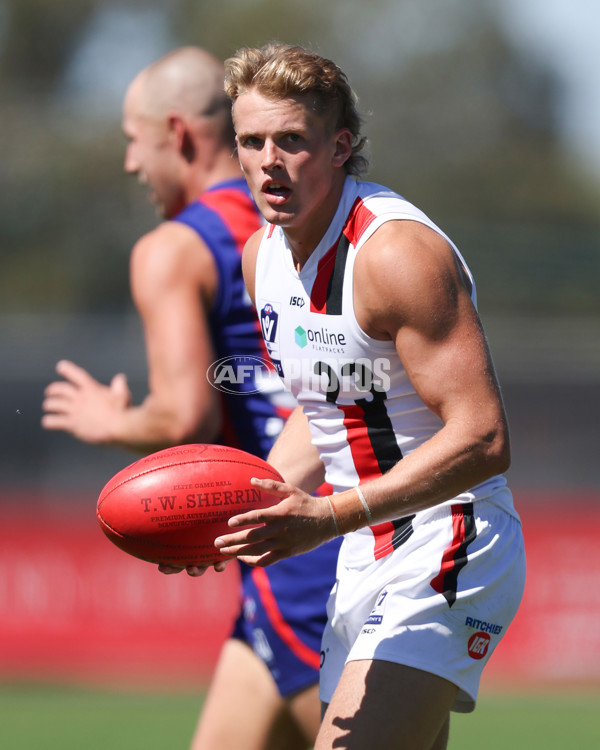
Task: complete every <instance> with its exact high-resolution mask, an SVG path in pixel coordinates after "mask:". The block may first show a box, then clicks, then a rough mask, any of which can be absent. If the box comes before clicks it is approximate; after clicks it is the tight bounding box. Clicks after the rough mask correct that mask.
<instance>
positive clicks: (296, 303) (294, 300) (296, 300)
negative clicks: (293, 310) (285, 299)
mask: <svg viewBox="0 0 600 750" xmlns="http://www.w3.org/2000/svg"><path fill="white" fill-rule="evenodd" d="M290 305H291V306H292V307H304V299H303V298H302V297H290Z"/></svg>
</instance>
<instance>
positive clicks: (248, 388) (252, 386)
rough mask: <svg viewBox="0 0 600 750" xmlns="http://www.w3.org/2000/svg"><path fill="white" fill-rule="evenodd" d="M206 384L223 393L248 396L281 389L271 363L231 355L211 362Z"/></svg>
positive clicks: (248, 356) (253, 357)
mask: <svg viewBox="0 0 600 750" xmlns="http://www.w3.org/2000/svg"><path fill="white" fill-rule="evenodd" d="M206 377H207V379H208V382H209V383H210V384H211V385H212V386H213V388H216V389H217V390H218V391H223V393H233V394H235V395H237V396H248V395H250V394H252V393H268V392H270V391H272V390H274V389H276V388H281V385H280V382H279V378H278V377H277V375H276V374H275V372H274V370H273V367H272V365H271V363H270V362H269V361H268V360H266V359H263V358H262V357H256V356H251V355H243V354H239V355H232V356H230V357H223V358H221V359H218V360H217V361H216V362H213V363H212V365H211V366H210V367H209V368H208V370H207V371H206Z"/></svg>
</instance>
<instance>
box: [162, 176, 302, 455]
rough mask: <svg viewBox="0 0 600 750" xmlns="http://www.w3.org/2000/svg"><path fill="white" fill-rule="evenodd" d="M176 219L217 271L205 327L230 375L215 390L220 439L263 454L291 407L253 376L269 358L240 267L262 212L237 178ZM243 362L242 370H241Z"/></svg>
mask: <svg viewBox="0 0 600 750" xmlns="http://www.w3.org/2000/svg"><path fill="white" fill-rule="evenodd" d="M175 221H179V222H181V223H183V224H187V225H188V226H189V227H191V228H192V229H194V230H195V231H196V232H197V233H198V234H199V235H200V237H201V238H202V240H203V241H204V243H205V244H206V246H207V247H208V249H209V250H210V252H211V253H212V255H213V258H214V260H215V263H216V265H217V270H218V274H219V284H218V289H217V293H216V296H215V300H214V303H213V307H212V309H211V310H210V312H209V325H210V331H211V338H212V344H213V348H214V351H215V354H216V362H221V363H224V366H226V367H228V368H229V372H230V373H231V374H233V377H229V378H228V379H227V380H226V383H225V385H226V389H219V392H220V394H221V398H222V406H223V424H224V427H223V435H222V438H221V439H222V441H223V442H225V443H227V444H228V445H231V446H233V447H236V448H241V449H242V450H246V451H248V452H251V453H254V454H257V455H260V456H261V458H266V456H267V454H268V453H269V450H270V449H271V446H272V444H273V441H274V438H275V437H276V436H277V434H278V433H279V432H280V431H281V427H282V426H283V419H284V418H285V417H286V416H288V415H289V411H290V408H291V407H289V408H288V409H287V411H286V410H285V409H283V408H282V407H281V404H278V403H277V397H279V398H280V399H284V400H285V398H286V397H285V395H284V390H283V387H281V388H278V393H277V395H276V394H274V393H273V392H271V391H269V393H267V392H260V391H258V390H257V383H256V381H255V379H254V377H253V376H252V374H251V373H252V371H253V369H254V368H257V369H258V371H259V372H261V371H266V366H267V363H269V362H270V360H269V356H268V354H267V351H266V349H265V347H264V342H263V338H262V335H261V332H260V324H259V321H258V318H257V316H256V311H255V309H254V307H253V306H252V303H251V301H250V298H249V296H248V293H247V292H246V288H245V285H244V279H243V277H242V268H241V256H242V250H243V248H244V244H245V243H246V240H247V239H248V237H250V235H251V234H253V233H254V232H255V231H257V230H258V229H260V227H261V226H262V219H261V216H260V214H259V212H258V210H257V208H256V205H255V204H254V201H253V200H252V197H251V195H250V191H249V190H248V187H247V185H246V181H245V180H244V179H243V178H240V179H236V180H229V181H227V182H222V183H220V184H218V185H215V186H214V187H212V188H210V189H209V190H207V191H206V192H204V193H203V194H202V195H201V196H200V197H199V198H198V199H197V200H195V201H193V202H192V203H190V204H189V205H188V206H187V207H186V208H184V209H183V211H181V213H180V214H178V216H176V217H175ZM263 363H264V365H263ZM244 365H245V366H246V370H245V371H244V370H240V366H242V367H243V366H244ZM240 372H242V376H240V375H239V373H240ZM235 373H238V377H235ZM244 373H246V376H243V374H244ZM288 403H290V402H289V399H288Z"/></svg>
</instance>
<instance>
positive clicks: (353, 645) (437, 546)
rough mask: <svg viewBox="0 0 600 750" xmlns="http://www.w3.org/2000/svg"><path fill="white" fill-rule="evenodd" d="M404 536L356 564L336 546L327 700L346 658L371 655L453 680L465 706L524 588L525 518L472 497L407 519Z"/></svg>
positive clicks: (464, 709)
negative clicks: (379, 556)
mask: <svg viewBox="0 0 600 750" xmlns="http://www.w3.org/2000/svg"><path fill="white" fill-rule="evenodd" d="M409 520H410V519H409ZM404 521H405V523H406V519H404ZM402 539H403V541H402V542H401V544H400V545H399V546H398V547H397V548H396V549H394V551H393V552H391V553H390V554H388V555H386V556H385V557H383V558H382V559H380V560H374V561H373V562H371V563H368V564H367V565H363V566H361V567H358V568H350V567H347V566H346V565H344V562H343V551H342V552H341V553H340V560H339V562H338V569H337V581H336V584H335V586H334V588H333V590H332V592H331V595H330V598H329V602H328V605H327V614H328V618H329V619H328V622H327V625H326V628H325V631H324V634H323V641H322V651H321V674H320V697H321V700H322V701H323V702H325V703H329V702H330V701H331V698H332V696H333V692H334V690H335V687H336V685H337V683H338V681H339V679H340V676H341V674H342V670H343V668H344V665H345V663H346V662H347V661H353V660H361V659H369V660H372V659H376V660H382V661H389V662H395V663H398V664H404V665H406V666H409V667H413V668H415V669H421V670H423V671H426V672H431V673H433V674H436V675H439V676H440V677H443V678H444V679H446V680H448V681H450V682H452V683H453V684H455V685H456V686H457V687H458V688H459V691H458V694H457V698H456V701H455V704H454V706H453V710H454V711H458V712H461V713H468V712H470V711H472V710H473V709H474V708H475V703H476V700H477V691H478V688H479V681H480V679H481V673H482V671H483V667H484V666H485V664H486V663H487V661H488V660H489V658H490V656H491V655H492V653H493V651H494V649H495V648H496V646H497V645H498V643H499V642H500V640H501V638H502V636H503V635H504V633H505V632H506V629H507V628H508V626H509V624H510V622H511V621H512V619H513V618H514V616H515V614H516V612H517V609H518V606H519V603H520V601H521V598H522V595H523V589H524V585H525V550H524V544H523V534H522V529H521V524H520V522H519V520H518V519H517V518H515V517H513V516H511V515H509V514H508V513H507V512H506V511H504V510H501V509H499V508H498V507H497V506H495V505H493V503H491V502H489V501H487V500H477V501H476V502H474V503H467V504H464V505H462V504H456V505H452V506H447V505H444V506H442V507H440V508H439V509H438V510H437V511H435V512H434V513H432V514H431V515H428V516H427V518H426V520H424V521H423V522H419V523H414V519H413V521H410V523H409V524H408V525H406V528H405V533H404V534H403V535H402ZM342 549H343V548H342Z"/></svg>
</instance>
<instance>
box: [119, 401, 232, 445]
mask: <svg viewBox="0 0 600 750" xmlns="http://www.w3.org/2000/svg"><path fill="white" fill-rule="evenodd" d="M220 429H221V420H220V415H219V412H218V410H216V409H215V410H213V409H211V408H210V407H209V408H206V409H194V410H193V411H192V410H191V409H190V410H187V411H186V409H185V407H180V408H179V409H176V408H174V407H167V406H162V405H160V404H158V403H156V401H155V400H153V399H152V398H151V397H148V398H147V399H146V400H145V401H144V402H142V404H140V405H139V406H133V407H129V408H128V409H126V410H125V411H123V412H122V413H121V414H120V415H118V417H117V418H115V419H114V420H113V423H112V425H111V433H110V439H109V440H108V441H107V442H109V443H110V444H112V445H115V446H118V447H122V448H126V449H130V450H134V451H138V452H142V453H149V452H153V451H157V450H161V449H163V448H168V447H170V446H173V445H181V444H184V443H192V442H198V443H212V442H215V440H216V439H217V437H218V435H219V432H220Z"/></svg>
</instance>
